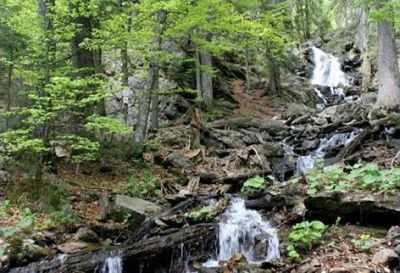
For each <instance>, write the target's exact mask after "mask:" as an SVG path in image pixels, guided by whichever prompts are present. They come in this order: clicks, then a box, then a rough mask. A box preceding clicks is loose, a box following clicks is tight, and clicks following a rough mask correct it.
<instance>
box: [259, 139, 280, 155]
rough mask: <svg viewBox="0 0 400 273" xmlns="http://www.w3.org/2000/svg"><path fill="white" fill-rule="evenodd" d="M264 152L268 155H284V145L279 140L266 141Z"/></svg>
mask: <svg viewBox="0 0 400 273" xmlns="http://www.w3.org/2000/svg"><path fill="white" fill-rule="evenodd" d="M263 152H264V155H265V156H266V157H281V156H283V153H284V151H283V147H282V144H281V143H279V142H266V143H264V144H263Z"/></svg>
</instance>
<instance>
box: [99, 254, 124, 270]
mask: <svg viewBox="0 0 400 273" xmlns="http://www.w3.org/2000/svg"><path fill="white" fill-rule="evenodd" d="M100 273H122V259H121V257H119V256H116V257H108V258H107V259H106V261H105V262H104V265H103V267H102V268H101V270H100Z"/></svg>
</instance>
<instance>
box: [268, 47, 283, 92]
mask: <svg viewBox="0 0 400 273" xmlns="http://www.w3.org/2000/svg"><path fill="white" fill-rule="evenodd" d="M267 63H268V70H269V83H268V95H272V96H275V95H278V94H279V93H280V92H281V89H282V88H281V75H280V68H279V64H278V63H277V62H276V60H275V57H274V56H273V55H272V53H271V50H270V49H269V48H267Z"/></svg>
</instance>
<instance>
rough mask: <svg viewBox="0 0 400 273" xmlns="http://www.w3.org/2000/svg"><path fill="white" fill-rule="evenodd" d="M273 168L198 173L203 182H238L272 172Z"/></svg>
mask: <svg viewBox="0 0 400 273" xmlns="http://www.w3.org/2000/svg"><path fill="white" fill-rule="evenodd" d="M271 172H272V171H271V169H269V168H266V169H264V170H262V169H257V170H247V169H246V170H239V171H237V172H229V173H217V172H213V171H207V170H204V171H200V172H198V173H197V175H198V176H200V181H201V182H202V183H206V184H207V183H209V184H211V183H220V184H236V183H238V182H239V183H241V182H245V180H247V179H249V178H252V177H254V176H257V175H259V176H264V175H268V174H271Z"/></svg>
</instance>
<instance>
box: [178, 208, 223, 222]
mask: <svg viewBox="0 0 400 273" xmlns="http://www.w3.org/2000/svg"><path fill="white" fill-rule="evenodd" d="M184 216H185V218H186V219H187V220H190V221H194V222H198V221H207V222H211V221H214V220H215V217H216V216H217V214H216V213H215V212H214V211H213V210H212V209H211V208H209V207H203V208H201V209H199V210H196V211H192V212H189V213H185V215H184Z"/></svg>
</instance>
